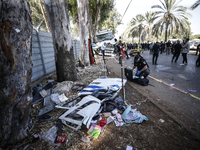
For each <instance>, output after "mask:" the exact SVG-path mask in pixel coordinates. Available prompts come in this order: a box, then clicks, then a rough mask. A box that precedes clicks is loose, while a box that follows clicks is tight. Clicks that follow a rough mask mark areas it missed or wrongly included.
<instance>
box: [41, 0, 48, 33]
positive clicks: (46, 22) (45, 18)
mask: <svg viewBox="0 0 200 150" xmlns="http://www.w3.org/2000/svg"><path fill="white" fill-rule="evenodd" d="M39 2H40V8H41V10H42V14H43V17H44V20H45V24H46V27H47V30H48V32H51V30H50V28H49V24H48V21H47V17H46V15H45V12H44V8H43V6H42V0H39Z"/></svg>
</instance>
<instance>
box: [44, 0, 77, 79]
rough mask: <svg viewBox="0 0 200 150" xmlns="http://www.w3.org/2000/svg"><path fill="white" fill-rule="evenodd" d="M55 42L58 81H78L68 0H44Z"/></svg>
mask: <svg viewBox="0 0 200 150" xmlns="http://www.w3.org/2000/svg"><path fill="white" fill-rule="evenodd" d="M44 7H45V10H46V13H47V17H48V20H49V23H50V28H51V33H52V37H53V43H54V51H55V61H56V72H57V81H58V82H62V81H66V80H69V81H76V80H77V72H76V64H75V59H74V50H73V46H72V39H71V35H70V21H69V14H68V1H67V0H56V1H55V0H44Z"/></svg>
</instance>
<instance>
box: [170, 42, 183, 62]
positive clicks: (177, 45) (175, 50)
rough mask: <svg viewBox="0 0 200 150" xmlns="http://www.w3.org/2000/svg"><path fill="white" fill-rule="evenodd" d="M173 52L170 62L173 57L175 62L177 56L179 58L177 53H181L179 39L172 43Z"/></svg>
mask: <svg viewBox="0 0 200 150" xmlns="http://www.w3.org/2000/svg"><path fill="white" fill-rule="evenodd" d="M173 48H174V53H173V57H172V62H173V61H174V58H176V59H175V63H176V62H177V60H178V58H179V55H180V53H181V49H182V45H181V44H180V41H179V40H177V43H176V44H175V45H174V47H173Z"/></svg>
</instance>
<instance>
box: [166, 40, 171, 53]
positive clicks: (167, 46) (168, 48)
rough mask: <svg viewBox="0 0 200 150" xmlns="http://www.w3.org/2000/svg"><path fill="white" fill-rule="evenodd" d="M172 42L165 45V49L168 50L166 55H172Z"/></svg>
mask: <svg viewBox="0 0 200 150" xmlns="http://www.w3.org/2000/svg"><path fill="white" fill-rule="evenodd" d="M171 45H172V44H171V41H170V40H169V41H168V42H167V43H166V44H165V48H166V55H169V54H170V49H171Z"/></svg>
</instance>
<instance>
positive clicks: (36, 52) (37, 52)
mask: <svg viewBox="0 0 200 150" xmlns="http://www.w3.org/2000/svg"><path fill="white" fill-rule="evenodd" d="M72 42H73V47H74V56H75V59H76V60H77V59H78V58H79V51H80V42H79V41H77V40H73V41H72ZM32 61H33V68H32V78H31V81H32V82H33V81H35V80H37V79H39V78H41V77H43V76H45V75H47V74H49V73H51V72H53V71H55V70H56V66H55V56H54V47H53V40H52V36H51V33H48V32H43V31H38V32H37V31H36V30H33V36H32Z"/></svg>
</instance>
